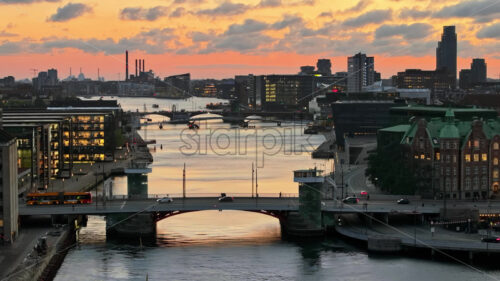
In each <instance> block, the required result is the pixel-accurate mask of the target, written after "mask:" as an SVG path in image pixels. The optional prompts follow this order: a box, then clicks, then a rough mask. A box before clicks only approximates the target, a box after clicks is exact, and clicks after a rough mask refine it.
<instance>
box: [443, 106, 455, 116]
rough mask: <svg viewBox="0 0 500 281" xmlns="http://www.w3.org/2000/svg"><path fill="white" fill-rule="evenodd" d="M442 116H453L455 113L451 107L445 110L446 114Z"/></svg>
mask: <svg viewBox="0 0 500 281" xmlns="http://www.w3.org/2000/svg"><path fill="white" fill-rule="evenodd" d="M444 117H447V118H455V114H454V113H453V110H452V109H451V108H448V110H446V114H445V115H444Z"/></svg>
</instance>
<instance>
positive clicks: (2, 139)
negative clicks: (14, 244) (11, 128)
mask: <svg viewBox="0 0 500 281" xmlns="http://www.w3.org/2000/svg"><path fill="white" fill-rule="evenodd" d="M0 163H2V165H1V166H0V241H2V240H3V241H13V240H14V239H15V238H16V237H17V235H18V209H19V206H18V200H19V199H18V186H17V146H16V139H15V138H14V137H12V136H11V135H10V134H8V133H7V132H5V131H4V130H2V129H0Z"/></svg>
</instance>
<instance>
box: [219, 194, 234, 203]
mask: <svg viewBox="0 0 500 281" xmlns="http://www.w3.org/2000/svg"><path fill="white" fill-rule="evenodd" d="M233 201H234V198H233V197H230V196H227V195H226V193H221V194H220V197H219V202H233Z"/></svg>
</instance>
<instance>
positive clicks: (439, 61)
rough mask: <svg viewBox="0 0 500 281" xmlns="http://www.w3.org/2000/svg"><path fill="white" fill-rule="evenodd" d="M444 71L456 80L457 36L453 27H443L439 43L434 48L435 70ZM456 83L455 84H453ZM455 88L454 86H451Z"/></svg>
mask: <svg viewBox="0 0 500 281" xmlns="http://www.w3.org/2000/svg"><path fill="white" fill-rule="evenodd" d="M440 69H446V71H447V72H448V73H449V74H450V75H451V76H453V79H454V80H455V81H456V79H457V34H456V33H455V26H444V27H443V34H442V35H441V41H439V42H438V46H437V48H436V70H440ZM455 83H456V82H455ZM453 87H455V84H454V85H453Z"/></svg>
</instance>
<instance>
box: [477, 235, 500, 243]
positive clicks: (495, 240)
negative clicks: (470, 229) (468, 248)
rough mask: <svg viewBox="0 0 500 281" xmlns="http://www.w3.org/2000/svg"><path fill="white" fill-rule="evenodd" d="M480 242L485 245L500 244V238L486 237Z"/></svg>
mask: <svg viewBox="0 0 500 281" xmlns="http://www.w3.org/2000/svg"><path fill="white" fill-rule="evenodd" d="M481 242H486V243H500V237H497V236H488V237H483V238H481Z"/></svg>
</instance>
